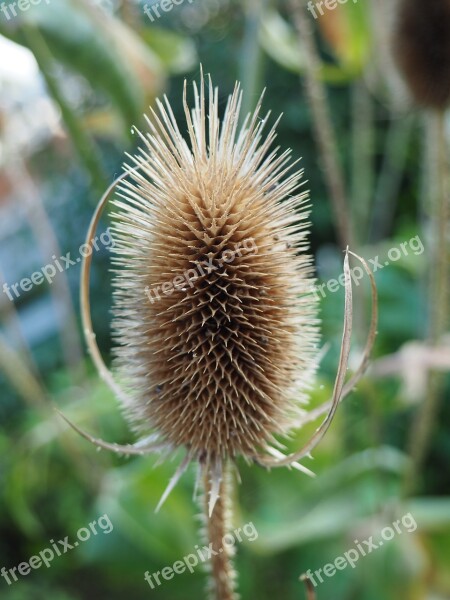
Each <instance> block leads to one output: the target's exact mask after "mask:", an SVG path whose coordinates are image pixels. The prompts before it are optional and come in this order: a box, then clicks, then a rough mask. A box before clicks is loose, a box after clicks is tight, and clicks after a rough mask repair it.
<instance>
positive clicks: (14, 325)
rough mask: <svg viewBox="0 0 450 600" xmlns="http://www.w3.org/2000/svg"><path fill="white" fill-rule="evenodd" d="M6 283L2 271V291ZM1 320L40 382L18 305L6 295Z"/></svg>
mask: <svg viewBox="0 0 450 600" xmlns="http://www.w3.org/2000/svg"><path fill="white" fill-rule="evenodd" d="M4 283H6V281H5V278H4V276H3V273H2V271H1V269H0V287H1V288H2V289H3V284H4ZM0 318H1V320H2V321H3V322H4V323H5V325H6V326H8V327H10V328H11V329H12V333H13V337H14V341H15V342H16V345H17V347H18V353H19V354H20V356H21V357H22V360H23V361H24V362H25V363H26V365H27V367H28V368H29V369H30V371H31V373H32V374H33V376H34V377H35V378H36V380H38V381H40V374H39V369H38V367H37V365H36V362H35V360H34V358H33V355H32V353H31V348H30V347H29V345H28V342H27V340H26V339H25V337H24V335H23V333H22V327H21V324H20V317H19V315H18V313H17V310H16V305H15V304H14V302H11V300H9V298H7V297H6V295H4V296H1V297H0Z"/></svg>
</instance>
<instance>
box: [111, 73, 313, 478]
mask: <svg viewBox="0 0 450 600" xmlns="http://www.w3.org/2000/svg"><path fill="white" fill-rule="evenodd" d="M194 94H195V108H194V109H193V110H192V112H191V111H190V110H189V108H188V105H187V100H186V88H185V94H184V110H185V115H186V122H187V129H188V136H189V144H188V143H186V141H185V140H184V138H183V136H182V134H181V132H180V128H179V126H178V124H177V123H176V121H175V118H174V115H173V113H172V110H171V108H170V105H169V103H168V102H167V100H166V103H165V106H164V105H163V104H162V103H161V102H159V103H158V108H159V114H157V113H156V112H154V111H152V115H151V117H152V118H151V119H149V120H148V124H149V129H150V130H149V132H148V133H147V134H145V135H144V134H142V133H139V132H138V133H139V135H140V137H141V140H142V142H143V147H142V149H141V151H140V153H139V154H138V155H137V156H133V157H131V159H132V161H133V163H134V165H133V166H129V167H128V168H127V170H128V172H129V174H130V177H129V179H130V181H129V182H127V183H123V184H122V185H121V191H120V193H119V196H120V197H121V199H116V200H115V205H116V207H117V210H116V212H115V214H114V230H115V242H116V243H115V246H114V253H115V259H114V260H115V264H116V267H117V268H118V270H117V272H116V276H115V280H114V288H115V294H114V299H115V304H114V314H115V319H114V330H115V339H116V341H117V344H118V346H117V349H116V356H117V366H118V369H119V371H120V373H121V374H122V376H123V378H124V379H126V380H127V381H128V384H129V385H128V388H129V389H128V395H129V398H130V400H129V401H128V402H127V403H126V404H127V406H126V409H127V412H128V414H129V415H130V416H131V417H132V420H133V422H134V423H135V424H136V426H137V428H138V430H139V431H140V432H147V433H148V432H149V431H156V432H158V438H159V441H161V442H163V443H168V444H169V445H170V446H171V447H179V446H183V447H185V448H186V449H187V452H188V455H189V457H190V458H195V459H197V460H199V461H201V462H202V463H205V464H207V465H208V466H209V467H210V468H212V469H214V468H219V469H220V464H221V463H222V461H223V460H224V459H226V458H228V457H231V458H234V457H237V456H239V455H242V456H244V457H246V458H247V459H249V460H252V459H253V457H255V455H256V454H257V453H258V452H260V451H261V450H265V449H266V448H267V446H268V445H269V444H271V443H273V442H274V436H275V435H278V434H287V433H288V432H289V431H290V429H291V428H292V426H293V424H294V422H295V421H296V418H295V417H296V416H298V412H299V406H300V404H301V403H302V400H304V394H305V391H306V388H307V387H308V384H309V381H310V376H311V374H312V372H313V371H314V367H315V360H316V346H317V341H318V333H317V321H316V300H315V296H314V294H312V293H311V289H312V283H313V282H312V279H311V277H312V264H311V262H312V261H311V257H310V256H309V255H308V254H306V253H305V252H306V251H307V248H308V242H307V233H308V222H307V217H308V213H307V205H306V202H307V194H306V193H305V192H303V193H299V185H300V182H301V177H302V173H301V172H300V171H298V170H293V166H294V165H293V164H292V163H291V162H290V157H289V154H290V152H289V151H287V152H284V153H282V154H278V153H277V150H271V146H272V143H273V141H274V138H275V136H276V134H275V127H273V128H272V129H271V130H270V131H269V132H268V133H266V134H264V131H263V130H264V128H265V126H266V124H267V120H268V116H269V115H267V116H266V117H265V118H264V119H261V118H260V116H259V114H260V110H261V102H260V103H259V104H258V106H257V108H256V110H255V112H254V114H253V115H249V117H248V118H247V119H246V121H245V123H244V125H243V126H242V128H240V129H239V128H238V122H239V112H240V105H241V91H240V89H239V86H236V89H235V91H234V93H233V95H232V96H231V97H230V98H229V101H228V104H227V107H226V110H225V115H224V117H223V120H222V121H221V120H220V117H219V102H218V92H217V89H214V88H213V87H212V84H211V81H210V82H209V100H206V98H205V90H204V82H203V79H202V82H201V89H200V92H199V91H198V90H197V87H196V86H195V85H194ZM218 465H219V466H218Z"/></svg>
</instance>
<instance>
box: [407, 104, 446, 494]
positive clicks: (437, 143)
mask: <svg viewBox="0 0 450 600" xmlns="http://www.w3.org/2000/svg"><path fill="white" fill-rule="evenodd" d="M428 127H429V133H430V135H429V141H430V142H432V143H433V146H434V147H435V149H436V160H435V161H431V163H430V164H431V166H432V167H434V168H433V169H432V170H430V171H429V181H430V183H431V186H432V187H431V189H432V191H433V192H435V193H432V194H431V196H430V198H431V206H430V212H431V236H429V239H430V242H429V243H430V244H431V250H430V254H429V255H430V265H429V277H430V279H429V290H430V291H429V296H428V306H429V333H428V341H429V343H430V345H431V346H432V347H436V346H437V345H438V343H439V340H440V338H441V336H442V335H443V334H444V333H445V332H446V331H447V329H448V315H449V284H450V268H449V266H450V240H449V235H448V234H449V231H448V230H449V225H450V199H449V192H450V186H449V183H450V182H449V162H448V146H447V139H446V132H445V111H439V112H436V113H434V114H430V115H429V116H428ZM427 389H428V394H427V396H426V398H425V399H424V402H423V403H422V404H421V405H420V407H419V409H418V413H417V415H416V417H415V419H414V422H413V425H412V429H411V433H410V439H409V454H410V456H411V465H410V468H409V469H408V472H407V475H406V478H405V482H404V492H405V494H411V493H413V492H414V491H415V488H416V487H417V485H418V478H419V475H420V472H421V470H422V467H423V464H424V462H425V459H426V457H427V453H428V450H429V446H430V443H431V438H432V435H433V433H434V429H435V425H436V422H437V416H438V411H439V405H440V402H441V399H442V396H443V394H444V390H445V374H443V373H438V372H436V371H430V372H429V379H428V386H427Z"/></svg>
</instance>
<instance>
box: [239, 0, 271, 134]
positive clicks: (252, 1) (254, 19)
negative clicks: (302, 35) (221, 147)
mask: <svg viewBox="0 0 450 600" xmlns="http://www.w3.org/2000/svg"><path fill="white" fill-rule="evenodd" d="M267 5H268V0H245V2H244V9H245V27H244V39H243V41H242V48H241V58H240V69H239V71H240V73H239V79H240V81H241V82H242V89H243V94H244V95H243V102H242V111H241V113H240V119H241V123H242V122H243V121H244V119H245V117H246V116H247V114H248V113H249V112H252V111H253V110H254V109H255V106H256V104H257V102H258V100H259V97H260V95H261V90H262V87H263V80H264V53H263V51H262V49H261V44H260V43H259V33H260V29H261V17H262V14H263V12H264V10H265V9H266V7H267Z"/></svg>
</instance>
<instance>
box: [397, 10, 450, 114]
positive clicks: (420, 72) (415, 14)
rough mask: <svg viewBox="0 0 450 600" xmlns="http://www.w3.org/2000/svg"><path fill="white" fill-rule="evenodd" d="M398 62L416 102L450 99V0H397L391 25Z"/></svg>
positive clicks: (432, 104)
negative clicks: (394, 23)
mask: <svg viewBox="0 0 450 600" xmlns="http://www.w3.org/2000/svg"><path fill="white" fill-rule="evenodd" d="M393 44H394V52H395V57H396V60H397V63H398V66H399V68H400V70H401V72H402V74H403V77H404V79H405V81H406V83H407V85H408V87H409V89H410V91H411V94H412V96H413V98H414V99H415V101H416V102H417V104H419V105H420V106H423V107H426V108H434V109H443V108H445V107H446V106H448V104H449V102H450V0H427V2H424V1H423V0H399V9H398V11H397V22H396V26H395V29H394V37H393Z"/></svg>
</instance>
